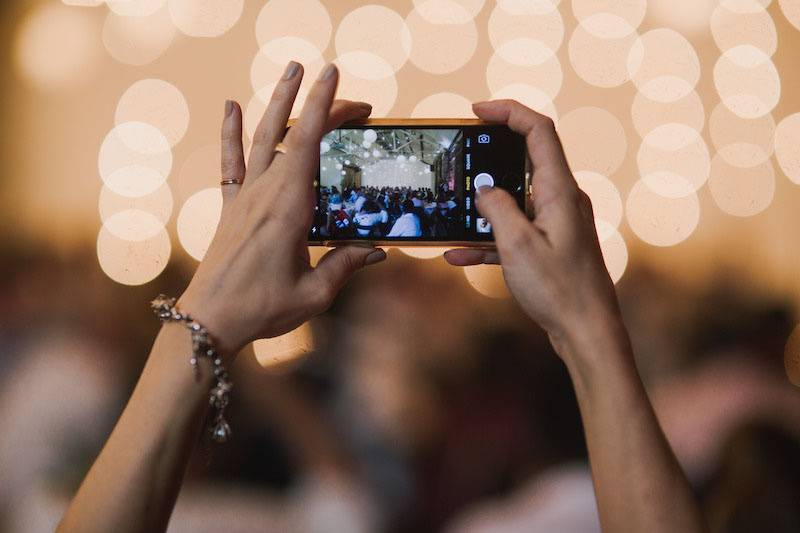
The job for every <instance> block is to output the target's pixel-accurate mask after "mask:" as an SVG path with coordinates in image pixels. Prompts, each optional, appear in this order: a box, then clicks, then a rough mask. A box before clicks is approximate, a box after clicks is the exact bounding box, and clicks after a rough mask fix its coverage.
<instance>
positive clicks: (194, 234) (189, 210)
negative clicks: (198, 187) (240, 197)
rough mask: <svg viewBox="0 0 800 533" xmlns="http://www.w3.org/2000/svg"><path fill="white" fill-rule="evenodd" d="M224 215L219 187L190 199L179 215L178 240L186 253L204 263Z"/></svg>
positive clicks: (197, 193) (206, 190) (196, 194)
mask: <svg viewBox="0 0 800 533" xmlns="http://www.w3.org/2000/svg"><path fill="white" fill-rule="evenodd" d="M221 214H222V191H221V190H220V189H219V187H216V188H208V189H203V190H202V191H198V192H196V193H194V194H193V195H192V196H190V197H189V199H188V200H186V202H185V203H184V204H183V207H181V211H180V213H179V214H178V223H177V230H178V239H179V240H180V243H181V246H183V249H184V250H186V253H188V254H189V255H191V256H192V257H194V258H195V259H197V260H198V261H202V260H203V257H205V255H206V252H207V251H208V247H209V245H210V244H211V240H212V239H213V238H214V233H216V231H217V225H218V224H219V218H220V215H221Z"/></svg>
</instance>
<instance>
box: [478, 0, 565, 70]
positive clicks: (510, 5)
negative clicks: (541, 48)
mask: <svg viewBox="0 0 800 533" xmlns="http://www.w3.org/2000/svg"><path fill="white" fill-rule="evenodd" d="M556 3H557V2H551V1H550V0H539V1H538V3H537V2H525V1H517V2H498V3H497V5H496V6H495V7H494V9H493V10H492V13H491V15H490V16H489V24H488V31H489V41H490V42H491V43H492V47H493V48H494V50H495V51H497V50H499V49H500V48H502V46H503V45H504V44H505V43H507V42H509V41H513V40H516V39H535V40H537V41H539V42H540V43H542V44H544V45H545V46H546V47H547V48H549V49H550V50H552V51H553V52H557V51H558V49H559V48H561V43H562V42H563V40H564V20H563V19H562V18H561V13H560V12H559V11H558V9H556ZM512 50H513V49H506V51H508V52H511V51H512ZM505 59H506V61H509V62H513V61H514V59H513V58H512V57H506V58H505Z"/></svg>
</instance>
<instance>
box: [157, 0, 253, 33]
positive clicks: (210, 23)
mask: <svg viewBox="0 0 800 533" xmlns="http://www.w3.org/2000/svg"><path fill="white" fill-rule="evenodd" d="M243 8H244V0H169V13H170V16H171V17H172V21H173V22H174V23H175V26H176V27H177V28H178V29H179V30H180V31H181V32H182V33H184V34H185V35H188V36H190V37H219V36H220V35H224V34H225V33H227V32H228V31H229V30H230V29H231V28H233V26H234V25H235V24H236V23H237V22H239V19H240V18H241V16H242V9H243Z"/></svg>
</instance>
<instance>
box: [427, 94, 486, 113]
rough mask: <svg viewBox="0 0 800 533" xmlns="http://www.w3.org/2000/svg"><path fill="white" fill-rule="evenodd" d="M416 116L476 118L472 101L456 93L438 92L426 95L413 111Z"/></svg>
mask: <svg viewBox="0 0 800 533" xmlns="http://www.w3.org/2000/svg"><path fill="white" fill-rule="evenodd" d="M411 116H412V117H414V118H425V117H428V118H431V117H450V118H475V113H473V112H472V102H470V101H469V100H468V99H467V98H465V97H464V96H461V95H460V94H455V93H436V94H432V95H430V96H426V97H425V98H423V99H422V100H420V101H419V102H417V105H415V106H414V110H413V111H411Z"/></svg>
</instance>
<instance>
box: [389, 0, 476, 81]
mask: <svg viewBox="0 0 800 533" xmlns="http://www.w3.org/2000/svg"><path fill="white" fill-rule="evenodd" d="M428 2H438V0H428ZM423 11H424V10H423ZM406 26H407V27H408V31H409V33H408V39H409V41H410V42H401V43H398V44H400V45H401V46H402V47H403V48H406V49H409V50H410V55H409V60H410V61H411V63H413V64H414V66H416V67H417V68H418V69H420V70H424V71H425V72H429V73H431V74H449V73H451V72H455V71H456V70H458V69H460V68H461V67H463V66H464V65H466V64H467V63H468V62H469V60H470V59H472V56H473V55H475V50H476V48H477V46H478V28H477V27H476V26H475V22H474V21H473V20H472V19H471V18H470V19H469V20H467V21H465V22H458V23H446V24H445V23H432V22H430V21H429V20H427V19H426V18H425V17H424V16H423V15H422V13H421V11H420V8H418V7H415V8H414V9H413V10H412V11H411V13H409V14H408V16H407V17H406Z"/></svg>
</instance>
